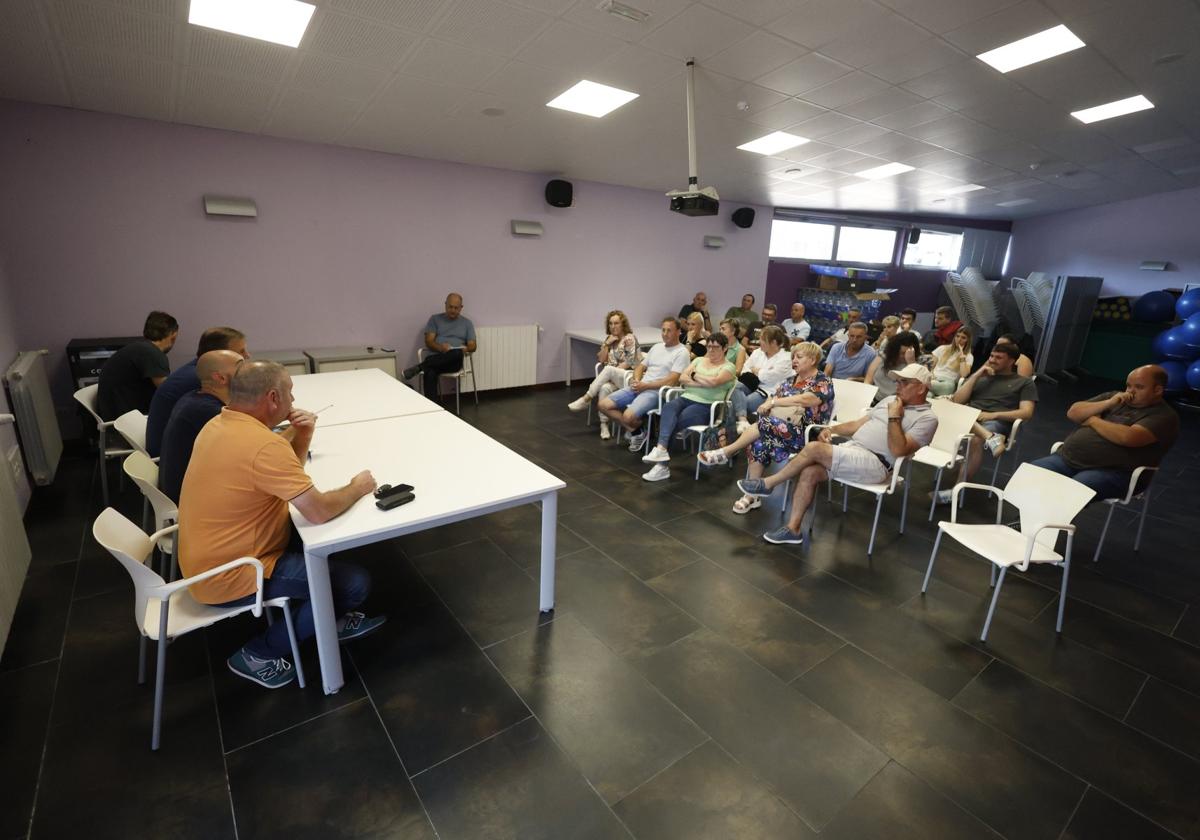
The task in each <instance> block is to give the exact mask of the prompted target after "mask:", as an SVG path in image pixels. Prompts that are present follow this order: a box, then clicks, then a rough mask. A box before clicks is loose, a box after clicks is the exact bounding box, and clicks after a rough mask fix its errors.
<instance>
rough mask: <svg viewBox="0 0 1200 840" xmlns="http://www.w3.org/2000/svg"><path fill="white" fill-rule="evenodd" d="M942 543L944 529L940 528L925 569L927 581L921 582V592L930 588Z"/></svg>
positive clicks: (923, 592)
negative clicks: (931, 577)
mask: <svg viewBox="0 0 1200 840" xmlns="http://www.w3.org/2000/svg"><path fill="white" fill-rule="evenodd" d="M941 544H942V529H941V528H938V532H937V537H936V538H935V539H934V541H933V551H931V552H930V553H929V566H928V568H926V569H925V581H924V582H923V583H922V584H921V594H922V595H924V594H925V590H926V589H928V588H929V578H930V576H931V575H932V574H933V561H934V560H936V559H937V553H938V547H939V546H941Z"/></svg>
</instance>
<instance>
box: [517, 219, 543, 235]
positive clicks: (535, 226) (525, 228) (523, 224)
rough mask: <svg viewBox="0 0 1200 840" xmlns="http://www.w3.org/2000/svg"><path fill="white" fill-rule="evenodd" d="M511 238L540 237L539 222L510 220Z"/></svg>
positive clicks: (540, 224) (540, 226)
mask: <svg viewBox="0 0 1200 840" xmlns="http://www.w3.org/2000/svg"><path fill="white" fill-rule="evenodd" d="M512 232H513V236H541V235H542V223H541V222H527V221H525V220H523V219H513V220H512Z"/></svg>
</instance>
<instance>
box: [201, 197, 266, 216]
mask: <svg viewBox="0 0 1200 840" xmlns="http://www.w3.org/2000/svg"><path fill="white" fill-rule="evenodd" d="M204 212H205V213H207V214H208V215H210V216H257V215H258V205H257V204H255V203H254V199H252V198H230V197H228V196H221V195H206V196H204Z"/></svg>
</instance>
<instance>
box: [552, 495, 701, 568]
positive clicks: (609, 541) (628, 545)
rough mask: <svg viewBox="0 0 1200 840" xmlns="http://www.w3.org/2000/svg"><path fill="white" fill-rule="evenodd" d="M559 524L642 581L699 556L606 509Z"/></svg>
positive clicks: (623, 514) (628, 516)
mask: <svg viewBox="0 0 1200 840" xmlns="http://www.w3.org/2000/svg"><path fill="white" fill-rule="evenodd" d="M559 522H560V523H561V524H562V525H564V526H566V527H567V528H569V529H570V530H571V531H573V532H574V533H575V534H578V535H579V536H580V537H582V538H583V539H585V540H587V542H589V543H591V544H592V545H593V546H595V547H596V548H598V549H600V550H601V551H603V552H604V553H605V554H607V555H608V556H609V557H611V558H612V559H613V560H615V561H617V562H618V563H620V564H621V565H622V566H624V567H625V568H626V569H628V570H629V571H630V572H632V573H633V574H634V575H636V576H637V577H639V578H641V579H642V580H647V579H649V578H652V577H657V576H658V575H661V574H664V573H666V572H669V571H671V570H672V569H678V568H679V567H680V566H686V565H687V564H688V563H691V562H692V561H693V560H695V559H696V558H697V557H698V556H699V555H697V554H696V553H695V552H694V551H692V550H691V549H689V548H687V547H686V546H684V545H683V544H682V543H680V542H679V541H677V540H675V539H672V538H671V537H669V536H667V535H666V534H664V533H663V532H662V531H661V530H659V529H657V528H652V527H650V526H649V525H647V524H646V523H645V522H643V521H642V520H640V519H638V518H637V517H635V516H633V515H632V514H631V513H629V512H627V511H624V510H622V509H621V508H619V507H616V506H612V505H609V506H606V507H604V508H601V509H593V510H589V511H586V512H584V513H577V514H573V515H568V516H560V517H559Z"/></svg>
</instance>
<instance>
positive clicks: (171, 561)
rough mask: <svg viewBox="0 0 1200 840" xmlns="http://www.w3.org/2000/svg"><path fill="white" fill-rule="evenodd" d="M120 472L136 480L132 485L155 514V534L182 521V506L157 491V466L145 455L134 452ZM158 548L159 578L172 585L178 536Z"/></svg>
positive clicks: (168, 537)
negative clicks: (180, 509)
mask: <svg viewBox="0 0 1200 840" xmlns="http://www.w3.org/2000/svg"><path fill="white" fill-rule="evenodd" d="M121 468H122V469H123V470H124V471H125V475H127V476H129V477H130V478H131V479H133V483H134V484H136V485H137V487H138V489H139V490H141V491H142V496H143V497H144V498H145V500H146V501H147V502H148V503H149V504H150V507H151V509H152V510H153V511H154V528H153V532H154V533H157V532H160V531H165V530H167V529H169V528H170V526H172V525H174V524H175V523H176V522H177V521H178V519H179V506H178V505H176V504H175V502H173V501H171V498H170V497H169V496H168V495H167V494H166V493H164V492H163V491H161V490H159V489H158V464H156V463H154V462H153V461H152V460H150V459H149V458H148V457H146V454H145V453H144V452H131V453H129V455H127V456H126V457H125V460H124V461H123V462H122V463H121ZM157 545H158V553H159V554H160V555H161V556H162V565H161V566H160V567H159V574H161V575H163V577H165V578H166V580H167V583H170V582H171V581H173V580H174V579H175V576H176V574H177V573H178V571H179V568H178V565H177V563H176V559H175V534H174V533H168V534H165V535H164V536H163V537H162V538H161V539H159V541H158V543H157Z"/></svg>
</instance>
